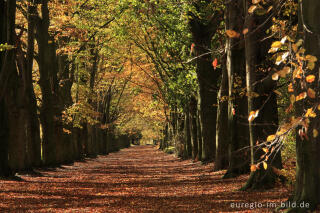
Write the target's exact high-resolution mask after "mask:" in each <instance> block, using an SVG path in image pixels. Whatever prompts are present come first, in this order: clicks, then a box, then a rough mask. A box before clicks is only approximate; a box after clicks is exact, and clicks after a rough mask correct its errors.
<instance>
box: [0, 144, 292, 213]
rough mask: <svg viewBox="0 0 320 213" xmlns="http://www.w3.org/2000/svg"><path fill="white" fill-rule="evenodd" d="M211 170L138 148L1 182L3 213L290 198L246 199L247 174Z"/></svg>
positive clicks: (183, 208)
mask: <svg viewBox="0 0 320 213" xmlns="http://www.w3.org/2000/svg"><path fill="white" fill-rule="evenodd" d="M212 168H213V163H209V164H207V165H202V164H201V163H200V162H193V161H191V160H184V161H182V160H180V159H178V158H176V157H175V156H173V155H167V154H164V153H163V152H161V151H160V150H157V148H155V147H152V146H136V147H131V148H129V149H123V150H121V151H120V152H117V153H110V154H109V155H107V156H100V157H99V158H96V159H86V161H84V162H76V163H74V164H73V165H68V166H62V167H59V168H51V169H42V170H38V171H37V173H36V174H34V175H31V176H30V175H27V174H26V175H21V176H20V177H21V178H22V181H13V180H0V185H1V194H0V199H1V202H0V209H1V211H2V212H37V213H38V212H61V213H62V212H168V211H175V212H234V209H233V208H231V207H230V204H231V203H232V202H251V201H252V200H254V201H256V202H274V203H280V202H281V201H284V200H286V198H287V197H288V192H287V191H286V190H285V189H284V188H278V189H277V190H276V191H275V190H272V191H264V192H256V191H253V192H246V193H245V196H244V192H241V191H237V189H239V188H240V187H241V186H242V185H243V184H244V183H245V182H246V180H247V178H248V175H242V176H239V177H237V178H232V179H227V180H223V179H221V176H222V175H223V174H224V172H225V171H219V172H212ZM251 169H257V168H256V167H255V166H252V168H251ZM248 210H249V209H242V208H240V209H237V211H242V212H243V211H246V212H248ZM268 210H269V209H267V208H261V209H259V211H264V212H267V211H268ZM250 211H251V212H257V209H250Z"/></svg>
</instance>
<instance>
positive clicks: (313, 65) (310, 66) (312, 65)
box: [307, 61, 316, 70]
mask: <svg viewBox="0 0 320 213" xmlns="http://www.w3.org/2000/svg"><path fill="white" fill-rule="evenodd" d="M315 66H316V64H315V63H314V62H311V61H309V62H308V65H307V67H308V69H309V70H313V69H314V68H315Z"/></svg>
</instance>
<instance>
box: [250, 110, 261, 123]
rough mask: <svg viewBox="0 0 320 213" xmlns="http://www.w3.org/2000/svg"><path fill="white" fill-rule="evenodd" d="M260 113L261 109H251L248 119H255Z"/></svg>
mask: <svg viewBox="0 0 320 213" xmlns="http://www.w3.org/2000/svg"><path fill="white" fill-rule="evenodd" d="M258 115H259V110H256V111H251V112H250V114H249V117H248V121H250V122H251V121H253V120H254V119H255V118H256V117H258Z"/></svg>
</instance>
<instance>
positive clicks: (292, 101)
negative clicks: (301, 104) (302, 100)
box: [290, 95, 296, 104]
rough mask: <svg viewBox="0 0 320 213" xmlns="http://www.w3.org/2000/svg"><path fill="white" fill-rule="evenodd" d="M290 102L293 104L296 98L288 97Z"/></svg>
mask: <svg viewBox="0 0 320 213" xmlns="http://www.w3.org/2000/svg"><path fill="white" fill-rule="evenodd" d="M290 102H291V103H292V104H293V103H294V102H296V97H294V95H291V96H290Z"/></svg>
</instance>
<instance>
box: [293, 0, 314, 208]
mask: <svg viewBox="0 0 320 213" xmlns="http://www.w3.org/2000/svg"><path fill="white" fill-rule="evenodd" d="M299 8H300V10H299V19H300V21H299V22H300V23H299V25H300V27H299V28H300V29H301V31H300V32H301V33H302V35H303V37H304V48H305V49H306V53H305V54H306V55H308V54H310V55H313V56H315V57H317V59H318V60H317V62H316V66H315V68H314V69H313V70H310V69H309V70H307V68H306V72H307V73H308V75H309V74H313V75H315V76H316V79H315V81H314V83H312V84H310V83H308V84H307V87H308V88H311V89H313V90H314V91H315V92H316V94H317V95H316V98H315V99H312V98H310V97H307V99H306V100H301V101H298V102H296V103H295V112H296V115H297V116H301V115H302V114H303V113H304V112H305V111H306V110H307V109H309V108H312V107H314V106H317V105H318V104H319V92H320V87H319V80H320V79H319V73H320V66H319V59H320V23H319V22H318V18H317V15H318V12H319V10H320V2H319V1H317V0H304V1H301V2H300V5H299ZM294 80H295V84H294V88H295V94H296V95H298V94H299V93H301V92H303V91H304V90H306V88H302V87H301V85H302V82H301V81H305V79H294ZM316 114H317V116H316V117H315V118H310V123H309V127H308V128H307V130H306V134H307V137H300V135H299V130H300V131H301V128H302V127H301V126H299V127H298V128H297V130H296V135H297V136H296V152H297V170H296V186H295V190H294V196H293V198H292V199H291V200H290V201H292V202H296V203H297V206H298V207H297V208H291V209H289V211H288V212H306V211H307V210H313V209H315V208H316V207H317V205H319V204H320V181H319V180H320V164H319V161H320V155H319V152H320V143H319V142H320V141H319V138H320V137H319V136H318V137H314V135H313V131H314V129H316V130H319V127H320V116H319V111H316ZM302 202H305V203H308V204H309V205H310V206H309V208H299V207H300V203H302Z"/></svg>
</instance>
